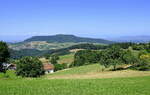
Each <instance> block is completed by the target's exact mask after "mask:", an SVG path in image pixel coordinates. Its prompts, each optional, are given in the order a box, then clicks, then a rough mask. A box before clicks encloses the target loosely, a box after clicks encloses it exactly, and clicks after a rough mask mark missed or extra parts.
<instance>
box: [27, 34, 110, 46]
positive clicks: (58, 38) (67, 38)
mask: <svg viewBox="0 0 150 95" xmlns="http://www.w3.org/2000/svg"><path fill="white" fill-rule="evenodd" d="M32 41H46V42H49V43H53V42H58V43H66V42H73V43H79V42H88V43H102V44H111V43H113V42H112V41H108V40H104V39H94V38H83V37H77V36H74V35H63V34H59V35H54V36H33V37H31V38H29V39H27V40H25V41H24V42H32Z"/></svg>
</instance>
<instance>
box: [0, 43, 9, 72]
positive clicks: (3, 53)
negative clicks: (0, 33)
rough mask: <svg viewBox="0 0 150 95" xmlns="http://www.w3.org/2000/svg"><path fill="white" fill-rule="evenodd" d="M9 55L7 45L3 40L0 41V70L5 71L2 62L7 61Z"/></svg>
mask: <svg viewBox="0 0 150 95" xmlns="http://www.w3.org/2000/svg"><path fill="white" fill-rule="evenodd" d="M9 57H10V53H9V49H8V46H7V44H6V43H5V42H2V41H0V72H4V73H5V71H6V69H5V67H4V66H3V63H5V62H7V61H8V59H9Z"/></svg>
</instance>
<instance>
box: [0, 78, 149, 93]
mask: <svg viewBox="0 0 150 95" xmlns="http://www.w3.org/2000/svg"><path fill="white" fill-rule="evenodd" d="M149 84H150V77H149V76H148V77H134V78H110V79H55V80H48V79H19V80H14V79H12V80H10V79H0V95H150V85H149Z"/></svg>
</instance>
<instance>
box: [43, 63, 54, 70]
mask: <svg viewBox="0 0 150 95" xmlns="http://www.w3.org/2000/svg"><path fill="white" fill-rule="evenodd" d="M44 70H54V65H53V64H44Z"/></svg>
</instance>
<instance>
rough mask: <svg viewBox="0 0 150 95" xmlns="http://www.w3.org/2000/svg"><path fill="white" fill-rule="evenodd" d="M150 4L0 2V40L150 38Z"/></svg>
mask: <svg viewBox="0 0 150 95" xmlns="http://www.w3.org/2000/svg"><path fill="white" fill-rule="evenodd" d="M149 11H150V0H0V40H6V41H17V40H23V39H25V38H28V37H30V36H34V35H54V34H74V35H78V36H83V37H93V38H113V37H120V36H129V35H130V36H137V35H150V12H149Z"/></svg>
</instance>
